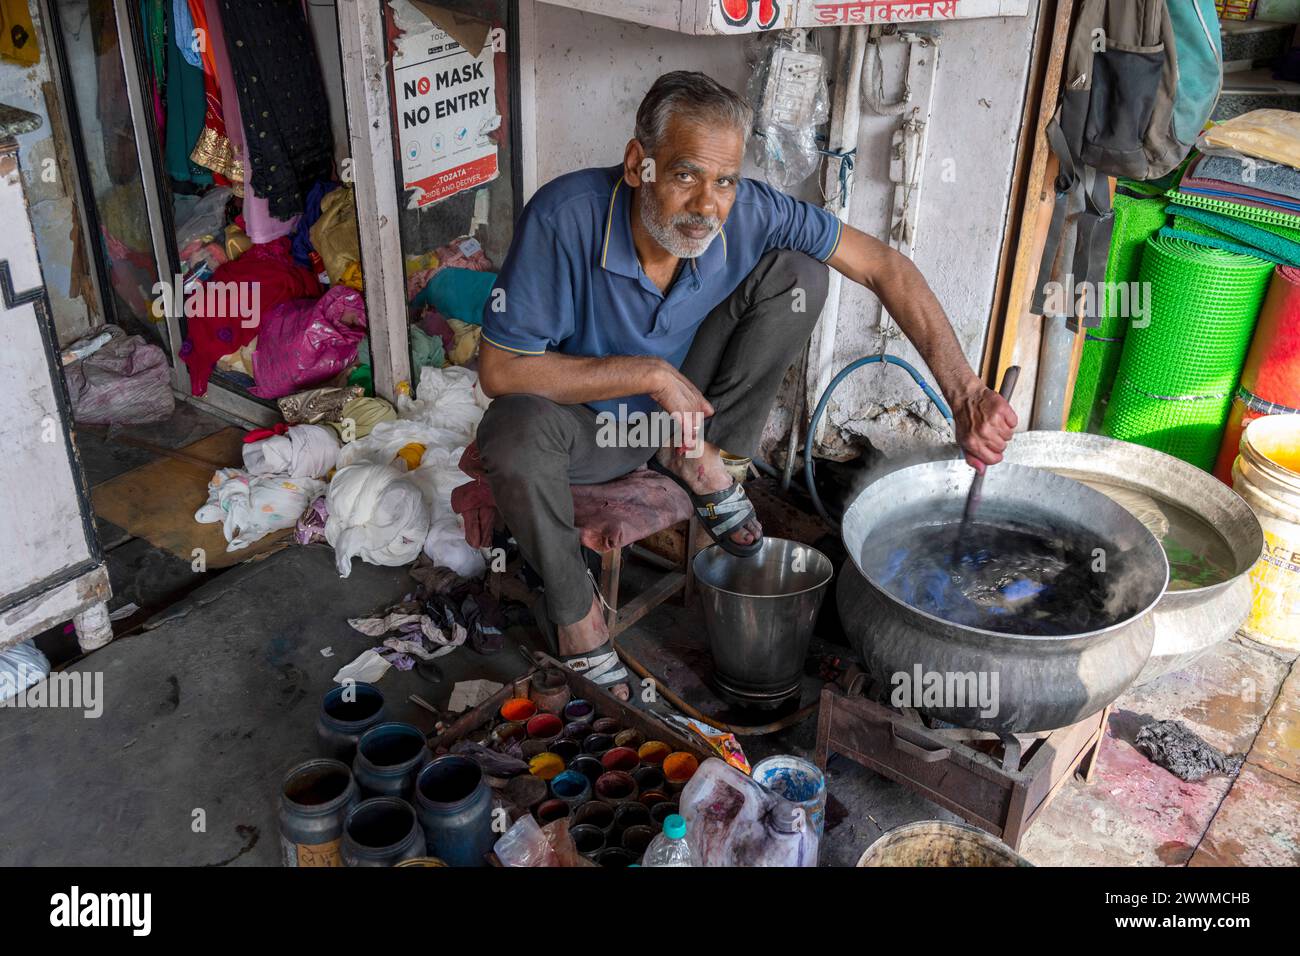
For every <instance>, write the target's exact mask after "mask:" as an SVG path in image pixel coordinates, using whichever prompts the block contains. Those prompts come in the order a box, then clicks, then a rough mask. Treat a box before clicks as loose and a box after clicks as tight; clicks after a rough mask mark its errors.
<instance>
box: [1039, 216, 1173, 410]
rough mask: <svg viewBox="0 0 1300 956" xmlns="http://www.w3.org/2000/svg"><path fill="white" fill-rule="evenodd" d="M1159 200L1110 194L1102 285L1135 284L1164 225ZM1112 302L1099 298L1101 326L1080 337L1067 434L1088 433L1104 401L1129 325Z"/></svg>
mask: <svg viewBox="0 0 1300 956" xmlns="http://www.w3.org/2000/svg"><path fill="white" fill-rule="evenodd" d="M1167 205H1168V201H1167V200H1166V199H1165V198H1164V197H1163V196H1153V197H1150V198H1145V199H1142V198H1137V197H1134V196H1126V195H1124V194H1123V193H1117V194H1116V195H1115V204H1114V208H1115V230H1114V232H1113V234H1112V235H1111V240H1110V256H1109V257H1108V258H1107V260H1106V280H1105V281H1106V283H1107V284H1108V286H1109V284H1110V283H1118V282H1136V281H1137V280H1138V270H1139V267H1140V265H1141V262H1142V247H1143V245H1144V244H1145V243H1146V241H1147V240H1148V239H1149V238H1151V237H1152V236H1153V235H1155V234H1156V232H1157V231H1158V230H1159V229H1160V227H1161V226H1163V225H1164V224H1165V207H1166V206H1167ZM1111 299H1112V297H1111V296H1110V295H1108V294H1103V295H1102V297H1101V325H1100V326H1098V327H1097V328H1095V329H1089V330H1088V331H1087V333H1085V339H1084V343H1083V354H1082V355H1081V356H1080V358H1079V373H1078V375H1077V376H1076V377H1075V380H1074V394H1073V395H1072V396H1071V397H1070V417H1069V419H1068V420H1067V421H1066V425H1065V428H1066V431H1072V432H1081V431H1088V430H1089V429H1091V428H1094V427H1096V426H1098V425H1100V423H1101V417H1102V414H1103V412H1104V411H1105V401H1106V397H1107V396H1108V395H1109V394H1110V388H1111V385H1112V384H1113V383H1114V381H1115V370H1116V369H1117V368H1119V360H1120V354H1121V353H1122V351H1123V349H1124V333H1125V331H1126V330H1127V328H1128V320H1127V319H1126V318H1124V317H1122V316H1120V315H1117V314H1116V313H1117V312H1118V311H1119V310H1118V309H1117V308H1116V303H1115V302H1113V301H1111Z"/></svg>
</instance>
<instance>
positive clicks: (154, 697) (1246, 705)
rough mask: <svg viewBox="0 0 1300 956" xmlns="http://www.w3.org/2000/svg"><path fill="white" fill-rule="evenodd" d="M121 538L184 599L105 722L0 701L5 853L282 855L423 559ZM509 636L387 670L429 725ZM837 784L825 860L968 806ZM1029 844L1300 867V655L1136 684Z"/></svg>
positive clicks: (875, 784) (120, 674)
mask: <svg viewBox="0 0 1300 956" xmlns="http://www.w3.org/2000/svg"><path fill="white" fill-rule="evenodd" d="M214 422H215V420H212V419H210V418H208V416H202V415H200V416H199V417H197V418H196V417H195V413H194V412H193V410H192V409H190V408H189V406H182V407H181V409H179V410H178V414H177V416H176V417H175V419H174V421H173V422H172V423H170V424H169V425H168V426H166V427H164V428H163V429H161V430H158V429H156V430H154V431H153V432H152V433H151V435H150V436H149V437H150V439H151V440H153V441H155V442H159V443H165V444H168V445H170V446H171V447H178V446H179V445H182V444H185V443H187V442H188V441H192V440H194V439H196V438H198V437H202V435H203V434H206V433H209V432H210V430H213V429H214V428H215V427H221V425H222V423H220V422H215V425H214V424H213V423H214ZM160 438H161V439H162V440H161V441H160ZM88 445H89V447H88ZM82 448H83V459H84V460H85V461H86V466H87V470H88V472H89V473H90V474H91V480H92V482H93V481H102V480H105V479H106V478H108V477H112V476H113V475H114V474H118V473H120V472H121V471H124V470H126V469H127V468H130V467H135V466H136V465H138V464H143V463H144V461H145V460H148V458H147V457H145V458H142V457H141V456H139V455H137V454H135V452H134V451H133V450H128V449H122V448H120V447H118V448H114V447H112V445H111V442H110V443H109V444H107V445H101V446H96V445H94V444H93V443H88V442H87V441H86V440H84V439H83V440H82ZM146 454H147V453H146ZM116 530H117V534H116V537H115V538H112V539H106V546H108V547H110V550H109V559H110V569H111V570H112V571H113V574H114V589H115V591H116V592H118V596H117V597H116V598H115V601H114V606H117V605H119V604H121V603H123V602H124V601H125V600H131V599H134V600H137V603H142V604H143V605H145V606H146V607H151V608H155V609H157V608H161V607H165V608H166V609H165V610H162V611H160V612H158V613H155V614H154V616H153V617H152V618H151V619H150V620H148V621H146V622H143V623H142V624H140V625H139V626H137V627H135V628H134V629H133V630H131V631H130V633H128V634H127V635H126V636H122V637H119V639H118V640H116V641H114V643H112V644H110V645H109V646H107V647H105V648H103V649H101V650H99V651H96V652H94V653H93V654H91V655H89V656H87V657H84V658H82V659H80V660H77V661H75V662H74V663H72V664H70V665H69V669H70V670H72V671H73V672H77V673H83V674H90V675H96V674H98V675H102V680H103V700H104V706H103V713H102V715H101V716H100V717H98V718H87V717H85V716H84V715H83V713H82V711H80V710H76V709H43V710H24V709H14V708H3V709H0V765H3V766H4V767H5V768H6V772H5V773H4V774H3V775H0V814H3V818H4V819H5V820H6V821H8V825H7V826H5V827H4V828H3V831H2V832H0V865H69V864H72V865H76V864H104V865H127V864H181V865H202V866H224V865H276V864H278V863H279V859H280V851H279V845H278V827H277V823H276V794H277V792H278V786H279V782H280V779H281V777H282V776H283V774H284V773H285V771H286V770H287V769H288V768H290V767H291V766H293V765H294V764H295V763H298V762H300V761H301V760H304V759H307V758H309V757H311V756H313V755H314V746H315V740H314V724H315V720H316V714H317V708H318V706H319V701H320V698H321V696H322V695H323V694H324V693H325V691H326V690H328V689H329V688H330V687H331V686H332V676H333V674H334V673H335V672H336V671H337V669H338V668H339V667H340V666H341V665H342V664H343V663H346V662H347V661H349V660H351V659H352V658H353V657H355V656H356V655H357V654H359V653H360V652H361V651H362V650H364V649H365V648H367V647H369V646H370V645H371V643H372V641H370V639H368V638H365V637H363V636H362V635H360V634H358V633H356V632H355V631H353V630H352V629H351V628H350V627H349V626H348V624H347V618H349V617H355V616H358V615H364V614H368V613H369V612H372V611H376V610H379V609H382V608H384V607H386V606H387V605H388V604H390V603H392V602H394V601H396V600H399V599H400V598H401V597H402V596H403V595H404V594H406V593H408V592H409V591H410V590H412V589H413V586H414V582H413V581H412V580H411V579H410V578H409V576H408V575H407V573H406V569H404V568H377V567H372V566H369V565H365V564H362V563H360V562H357V563H355V564H354V570H353V573H352V576H351V577H350V578H348V579H347V580H341V579H340V578H339V577H338V575H337V573H336V571H335V569H334V564H333V554H332V552H331V551H330V550H329V549H328V548H325V547H324V546H313V547H309V548H298V547H293V548H290V549H288V550H285V551H282V552H279V553H276V554H272V555H270V556H268V557H266V558H264V559H262V560H258V561H253V562H248V563H245V564H243V565H239V566H237V567H235V568H233V569H231V570H228V571H225V572H223V573H221V574H219V575H208V576H207V577H206V578H204V579H202V580H201V581H198V582H196V581H194V580H192V579H193V575H189V576H188V577H186V575H187V574H188V566H186V567H185V568H184V573H182V572H181V571H180V570H178V569H176V568H171V567H169V565H168V560H169V559H170V561H173V562H177V563H179V562H178V561H177V559H175V558H172V557H171V556H169V555H165V554H164V553H162V552H159V553H158V554H154V553H153V552H154V551H156V550H157V549H152V548H151V547H150V546H148V545H147V543H145V542H141V541H138V540H137V539H132V538H130V536H129V535H125V533H124V532H122V531H121V529H116ZM106 531H108V532H110V533H111V532H112V531H113V529H106ZM110 541H111V543H109V542H110ZM629 580H631V579H629ZM196 585H197V587H196ZM178 595H183V596H182V597H181V598H180V600H179V601H176V598H177V596H178ZM173 602H175V603H173ZM127 623H130V622H127ZM121 630H122V629H121V628H119V633H121ZM509 636H510V642H509V644H508V646H507V649H506V650H505V651H502V652H501V653H499V654H497V655H493V656H490V657H483V656H480V655H478V654H476V653H474V652H473V651H471V650H469V649H468V648H466V649H461V650H458V651H456V652H455V653H453V654H450V655H448V656H447V657H444V658H441V659H440V660H439V661H438V665H439V668H440V669H441V670H442V672H443V675H442V679H441V680H438V681H436V682H430V681H427V680H425V679H424V678H422V677H420V676H419V675H418V673H416V672H408V673H402V672H399V671H397V670H395V669H394V670H390V671H389V672H388V674H387V675H385V677H384V678H383V680H382V681H381V683H380V688H381V690H383V692H384V694H385V697H386V700H387V702H388V705H389V712H390V714H391V715H392V716H393V718H394V719H397V720H406V721H409V722H411V723H414V724H416V725H417V726H420V727H422V728H423V729H425V730H429V729H431V728H432V726H433V719H434V718H433V717H432V715H430V714H428V713H427V712H426V711H424V710H422V709H420V708H418V707H416V706H415V705H414V704H412V703H410V702H409V701H408V699H407V698H408V696H409V695H410V694H419V695H420V696H422V697H424V698H425V699H427V700H429V701H431V702H432V703H433V704H434V705H435V706H437V707H444V706H445V704H446V702H447V697H448V695H449V694H450V692H451V688H452V686H453V685H454V684H455V683H456V682H457V681H458V680H464V679H471V678H478V677H486V678H490V679H493V680H497V681H505V680H509V679H511V678H512V677H514V676H516V675H518V674H519V673H522V672H523V670H524V669H525V667H526V664H525V662H524V660H523V657H522V656H521V655H520V654H519V653H517V646H518V644H519V643H521V642H522V643H529V644H532V645H533V646H540V641H539V639H538V637H537V635H536V634H535V633H532V632H513V631H512V632H511V634H510V635H509ZM47 643H48V641H47ZM74 646H75V645H74ZM327 654H328V656H327ZM1148 716H1149V717H1154V718H1162V719H1163V718H1178V719H1181V720H1183V721H1184V722H1185V723H1187V724H1188V725H1189V726H1190V727H1191V728H1192V729H1193V730H1195V731H1196V732H1197V733H1199V734H1201V735H1202V736H1203V737H1204V738H1205V739H1207V740H1208V741H1209V742H1210V743H1212V744H1214V745H1215V746H1218V747H1220V748H1222V749H1224V750H1227V751H1231V752H1236V753H1247V754H1248V755H1249V756H1248V759H1247V763H1246V765H1245V768H1244V769H1243V771H1242V773H1241V774H1240V775H1239V776H1238V778H1237V779H1236V780H1235V781H1230V780H1227V779H1224V778H1217V779H1211V780H1208V781H1204V782H1202V783H1198V784H1187V783H1183V782H1182V781H1180V780H1178V779H1177V778H1175V777H1173V776H1172V775H1171V774H1169V773H1168V772H1166V771H1164V770H1162V769H1160V768H1159V767H1156V766H1155V765H1153V764H1151V763H1150V762H1149V761H1147V760H1146V759H1145V758H1144V757H1142V756H1141V755H1140V754H1138V752H1137V751H1136V750H1135V749H1134V748H1133V746H1132V744H1131V739H1132V734H1133V733H1134V731H1135V729H1136V727H1137V726H1139V725H1140V724H1141V723H1142V722H1144V721H1145V719H1146V718H1147V717H1148ZM815 729H816V723H815V721H814V720H808V721H805V722H804V723H802V724H800V725H798V726H796V727H794V728H791V729H789V730H787V731H784V732H783V733H781V734H777V735H773V736H770V737H765V738H753V739H746V740H745V741H744V744H745V748H746V751H747V753H748V755H749V757H750V759H751V760H755V761H756V760H758V759H761V758H762V757H764V756H767V755H769V754H772V753H795V754H799V755H802V756H806V757H811V755H812V752H813V748H814V733H815ZM828 786H829V792H830V795H831V802H830V805H829V807H828V812H827V819H828V824H827V832H826V836H825V838H824V840H823V844H822V854H821V855H822V863H823V865H833V866H842V865H852V864H853V863H855V862H856V861H857V859H858V857H859V856H860V855H861V853H862V851H863V850H864V849H866V847H868V846H869V845H870V844H871V843H872V842H873V841H874V840H875V839H877V838H878V837H879V836H880V835H881V834H882V833H883V832H884V831H886V830H888V829H890V828H892V827H895V826H898V825H901V824H903V823H908V822H911V821H914V820H923V819H936V818H937V819H946V820H955V819H957V818H956V817H955V816H953V815H952V814H950V813H948V812H947V811H945V810H943V809H941V808H939V807H937V806H935V805H934V804H931V803H929V802H928V801H926V800H924V799H923V798H921V797H919V796H916V795H915V794H913V793H911V792H910V791H908V790H907V789H905V788H904V787H901V786H899V785H897V784H894V783H892V782H890V781H887V780H885V779H883V778H881V777H879V776H877V775H876V774H874V773H871V772H870V771H867V770H865V769H863V768H861V767H858V766H857V765H855V764H853V763H851V762H850V761H848V760H846V759H844V758H836V759H833V760H832V762H831V765H830V767H829V768H828ZM198 821H201V823H202V825H201V826H200V825H199V822H198ZM1021 852H1022V853H1023V854H1024V855H1025V856H1026V857H1028V859H1029V860H1030V861H1032V862H1034V863H1036V864H1039V865H1149V866H1171V865H1172V866H1179V865H1186V864H1188V863H1190V864H1191V865H1203V864H1211V865H1215V864H1219V865H1228V864H1246V865H1292V866H1294V865H1300V669H1297V668H1295V667H1294V658H1289V657H1286V656H1283V655H1280V654H1277V653H1276V652H1273V651H1270V650H1268V649H1266V648H1263V647H1261V646H1260V645H1257V644H1254V643H1252V642H1249V641H1245V640H1241V639H1238V640H1234V641H1231V642H1228V643H1225V644H1222V645H1220V646H1218V647H1217V648H1215V649H1214V651H1213V652H1212V653H1210V654H1209V655H1207V656H1206V657H1205V658H1203V659H1202V660H1201V661H1200V662H1198V663H1197V664H1195V665H1193V666H1192V667H1190V668H1188V669H1186V670H1184V671H1182V672H1180V673H1178V674H1172V675H1168V676H1166V677H1164V678H1162V679H1160V680H1159V681H1156V682H1154V683H1152V684H1150V685H1148V686H1146V687H1143V688H1138V689H1136V690H1134V691H1130V692H1129V693H1128V694H1126V695H1125V696H1124V697H1122V698H1121V699H1120V700H1119V701H1118V702H1117V704H1116V706H1115V710H1114V712H1113V714H1112V717H1111V721H1110V726H1109V730H1108V733H1107V736H1106V739H1105V741H1104V744H1103V748H1102V753H1101V757H1100V760H1099V763H1098V768H1097V774H1096V778H1095V780H1094V782H1093V783H1092V784H1084V783H1082V782H1081V781H1079V780H1073V781H1071V782H1070V783H1068V784H1067V785H1066V786H1065V787H1063V788H1062V790H1061V792H1060V793H1059V794H1058V795H1057V797H1056V799H1055V800H1054V802H1053V803H1052V805H1051V806H1050V807H1049V808H1048V809H1047V810H1046V811H1044V813H1043V814H1042V816H1041V817H1040V818H1039V820H1038V821H1037V822H1036V823H1035V825H1034V826H1033V827H1032V828H1031V829H1030V831H1029V833H1028V834H1027V836H1026V838H1025V840H1024V843H1023V845H1022V847H1021Z"/></svg>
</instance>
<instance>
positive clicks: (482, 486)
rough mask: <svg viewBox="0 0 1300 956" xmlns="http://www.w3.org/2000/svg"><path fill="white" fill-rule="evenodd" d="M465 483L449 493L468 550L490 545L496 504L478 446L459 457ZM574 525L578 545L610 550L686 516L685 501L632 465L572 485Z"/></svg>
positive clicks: (677, 490)
mask: <svg viewBox="0 0 1300 956" xmlns="http://www.w3.org/2000/svg"><path fill="white" fill-rule="evenodd" d="M460 470H461V471H463V472H464V473H465V474H467V475H469V477H470V481H468V482H467V483H466V484H463V485H461V486H460V487H459V488H456V489H455V490H454V491H452V493H451V507H452V510H453V511H455V512H456V513H457V514H458V515H460V516H461V517H462V518H463V519H464V520H465V540H466V542H468V544H469V546H470V547H472V548H486V547H487V546H488V545H490V544H491V543H492V529H493V527H494V526H495V524H496V517H497V510H496V502H495V500H494V499H493V497H492V489H491V488H490V487H489V486H488V483H487V478H486V476H485V475H484V473H483V462H482V460H481V459H480V458H479V454H478V444H477V443H476V442H474V443H471V444H470V445H469V447H468V448H466V449H465V454H463V455H462V456H461V459H460ZM570 490H571V491H572V493H573V516H574V524H575V525H577V528H578V533H579V534H580V535H581V538H582V543H583V545H584V546H586V547H588V548H591V550H593V551H612V550H614V549H615V548H622V547H625V546H626V545H629V544H633V543H635V542H637V541H640V540H641V539H642V538H645V537H647V536H649V535H652V534H654V533H655V532H656V531H663V530H665V529H667V528H671V527H672V526H673V525H675V524H678V523H680V522H682V521H685V520H686V519H687V518H689V517H690V516H691V499H690V498H689V497H688V496H687V494H686V492H685V491H683V490H682V489H681V487H680V486H679V485H678V484H677V483H676V482H674V481H672V480H671V479H669V478H666V477H664V476H663V475H660V474H658V473H657V472H653V471H650V470H649V469H648V468H638V469H637V470H636V471H634V472H632V473H631V474H629V475H624V476H623V477H622V478H616V479H614V480H613V481H610V482H606V483H605V484H603V485H572V486H570Z"/></svg>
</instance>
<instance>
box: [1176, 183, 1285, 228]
mask: <svg viewBox="0 0 1300 956" xmlns="http://www.w3.org/2000/svg"><path fill="white" fill-rule="evenodd" d="M1168 196H1169V198H1170V199H1172V200H1173V201H1174V202H1177V203H1181V204H1182V205H1184V206H1195V207H1196V208H1198V209H1208V210H1209V211H1210V212H1217V213H1219V214H1221V215H1224V216H1234V217H1236V218H1237V219H1242V220H1245V221H1246V222H1252V223H1254V224H1255V225H1257V226H1259V227H1260V228H1264V229H1267V228H1272V229H1273V230H1274V231H1276V232H1277V234H1278V235H1280V236H1286V237H1287V238H1288V239H1300V216H1293V215H1290V214H1289V213H1285V212H1282V211H1281V210H1278V209H1262V208H1260V207H1259V206H1248V205H1246V204H1245V203H1239V202H1232V201H1231V200H1227V199H1215V198H1214V197H1212V196H1198V195H1196V194H1195V193H1182V192H1178V191H1177V190H1173V191H1171V192H1169V193H1168Z"/></svg>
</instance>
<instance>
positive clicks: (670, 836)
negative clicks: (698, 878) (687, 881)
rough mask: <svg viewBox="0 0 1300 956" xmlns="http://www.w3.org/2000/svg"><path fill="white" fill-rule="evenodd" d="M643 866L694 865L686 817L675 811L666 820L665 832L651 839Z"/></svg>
mask: <svg viewBox="0 0 1300 956" xmlns="http://www.w3.org/2000/svg"><path fill="white" fill-rule="evenodd" d="M641 865H642V866H694V865H695V860H694V859H693V858H692V856H691V847H690V844H688V843H687V842H686V819H685V818H684V817H682V816H679V815H678V814H676V813H674V814H672V815H671V816H670V817H668V819H666V820H664V832H663V833H661V834H659V835H658V836H657V837H655V838H654V839H653V840H651V841H650V845H649V846H648V847H646V851H645V856H643V857H642V858H641Z"/></svg>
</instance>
